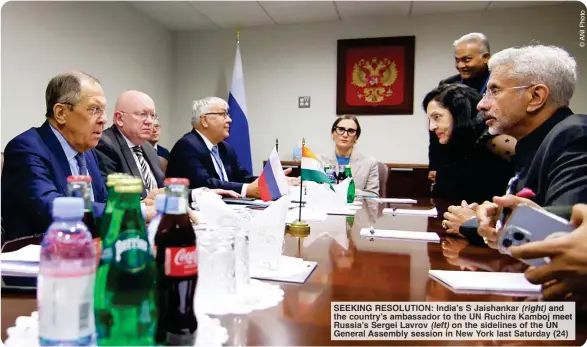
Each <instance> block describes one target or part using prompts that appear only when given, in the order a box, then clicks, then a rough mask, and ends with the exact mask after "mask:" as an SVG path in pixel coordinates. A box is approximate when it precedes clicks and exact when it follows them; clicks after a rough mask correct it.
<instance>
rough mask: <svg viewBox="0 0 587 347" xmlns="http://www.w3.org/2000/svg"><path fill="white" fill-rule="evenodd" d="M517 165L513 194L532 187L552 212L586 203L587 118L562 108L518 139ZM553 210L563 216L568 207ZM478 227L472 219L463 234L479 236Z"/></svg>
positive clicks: (461, 229)
mask: <svg viewBox="0 0 587 347" xmlns="http://www.w3.org/2000/svg"><path fill="white" fill-rule="evenodd" d="M515 162H516V165H517V172H518V177H519V179H518V180H517V181H516V182H514V183H513V187H512V191H511V193H512V194H517V193H518V192H520V191H521V190H522V189H523V188H528V189H530V190H532V191H533V192H534V194H536V196H535V197H533V198H532V199H531V200H532V201H534V202H535V203H537V204H538V205H540V206H549V209H551V210H553V208H555V209H556V207H557V206H566V207H567V208H568V206H572V205H575V204H578V203H586V202H587V115H583V114H573V111H571V110H570V109H569V108H567V107H563V108H560V109H559V110H557V111H556V113H555V114H554V115H553V116H552V117H550V118H549V119H548V120H547V121H546V122H544V123H542V125H540V126H539V127H538V128H536V129H535V130H534V131H533V132H532V133H530V134H528V135H527V136H526V137H524V138H522V139H520V140H518V142H517V144H516V156H515ZM553 211H554V212H556V213H558V214H559V215H562V212H564V208H562V209H561V208H558V209H556V210H553ZM558 211H562V212H560V213H559V212H558ZM567 212H568V211H567ZM477 227H478V224H477V220H476V219H471V220H469V221H467V223H465V224H463V225H462V226H461V228H460V231H461V233H462V234H463V235H464V234H465V233H467V234H469V235H473V236H475V233H474V232H472V231H471V230H474V231H475V232H476V230H477ZM468 238H469V237H468Z"/></svg>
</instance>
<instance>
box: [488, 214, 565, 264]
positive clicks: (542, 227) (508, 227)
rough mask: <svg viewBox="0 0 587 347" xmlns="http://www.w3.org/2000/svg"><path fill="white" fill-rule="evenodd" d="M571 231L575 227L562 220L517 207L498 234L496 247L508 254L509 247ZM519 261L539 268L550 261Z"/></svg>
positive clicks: (541, 259) (554, 216)
mask: <svg viewBox="0 0 587 347" xmlns="http://www.w3.org/2000/svg"><path fill="white" fill-rule="evenodd" d="M573 230H575V226H573V225H572V224H571V223H570V222H569V221H568V220H566V219H564V218H561V217H559V216H557V215H555V214H553V213H550V212H548V211H545V210H543V209H540V208H536V207H533V206H529V205H518V207H517V208H516V209H515V210H514V211H513V212H512V214H511V215H510V217H509V219H508V221H507V222H506V223H505V225H504V227H503V229H502V230H501V231H500V232H499V235H498V240H497V246H498V248H499V251H500V252H502V253H505V254H509V251H508V248H509V247H510V246H520V245H523V244H526V243H528V242H533V241H542V240H548V239H552V238H556V237H560V236H563V235H566V234H568V233H570V232H571V231H573ZM520 260H521V261H523V262H524V263H526V264H528V265H532V266H541V265H544V264H546V263H548V262H549V261H550V259H549V258H536V259H520Z"/></svg>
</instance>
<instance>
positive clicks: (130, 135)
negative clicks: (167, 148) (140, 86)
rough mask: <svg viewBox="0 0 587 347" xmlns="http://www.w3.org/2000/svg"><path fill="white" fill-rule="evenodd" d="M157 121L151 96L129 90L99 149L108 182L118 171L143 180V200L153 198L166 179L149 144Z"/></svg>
mask: <svg viewBox="0 0 587 347" xmlns="http://www.w3.org/2000/svg"><path fill="white" fill-rule="evenodd" d="M156 119H157V114H156V113H155V103H154V102H153V99H151V97H149V96H148V95H147V94H145V93H143V92H139V91H136V90H129V91H125V92H124V93H122V94H121V95H120V96H119V97H118V100H117V101H116V106H115V107H114V119H113V123H114V124H113V125H112V126H111V127H110V128H108V129H106V130H104V134H103V135H102V138H101V139H100V142H99V143H98V146H97V147H96V149H97V151H98V157H99V161H100V171H101V172H102V176H103V177H104V179H106V177H107V176H108V175H109V174H111V173H117V172H119V173H126V174H129V175H132V176H136V177H141V178H142V180H143V192H142V194H141V197H142V198H147V197H150V198H153V197H154V195H155V194H156V193H157V192H159V191H160V190H159V189H160V188H163V180H164V179H165V174H164V173H163V170H162V169H161V163H160V161H159V157H158V156H157V152H156V151H155V148H153V145H151V143H149V140H150V138H151V132H152V128H153V122H154V121H155V120H156Z"/></svg>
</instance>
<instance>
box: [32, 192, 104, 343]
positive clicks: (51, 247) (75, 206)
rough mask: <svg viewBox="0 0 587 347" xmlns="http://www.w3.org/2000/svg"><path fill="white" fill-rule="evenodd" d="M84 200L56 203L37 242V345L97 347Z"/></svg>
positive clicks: (92, 256)
mask: <svg viewBox="0 0 587 347" xmlns="http://www.w3.org/2000/svg"><path fill="white" fill-rule="evenodd" d="M83 216H84V200H83V199H82V198H74V197H59V198H56V199H55V200H54V202H53V223H52V224H51V225H50V226H49V228H48V229H47V231H46V232H45V235H44V236H43V241H42V242H41V257H40V262H39V276H38V282H37V304H38V311H39V344H40V345H41V346H91V345H95V343H96V337H95V331H96V327H95V323H94V282H95V278H96V250H95V248H94V243H93V240H92V235H91V233H90V232H89V231H88V228H87V226H86V225H85V224H84V223H83V222H82V218H83Z"/></svg>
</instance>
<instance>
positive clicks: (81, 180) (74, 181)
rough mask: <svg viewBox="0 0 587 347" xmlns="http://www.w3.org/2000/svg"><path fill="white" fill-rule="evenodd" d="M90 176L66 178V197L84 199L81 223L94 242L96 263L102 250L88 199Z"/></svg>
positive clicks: (90, 187)
mask: <svg viewBox="0 0 587 347" xmlns="http://www.w3.org/2000/svg"><path fill="white" fill-rule="evenodd" d="M91 184H92V177H91V176H82V175H79V176H69V177H67V195H68V196H71V197H74V198H82V199H84V218H83V222H84V224H85V225H86V226H87V227H88V230H89V231H90V234H92V239H93V241H94V249H95V250H96V262H97V261H98V260H99V259H100V253H101V250H102V247H101V244H100V229H98V224H97V223H96V218H95V217H94V210H93V208H92V199H91V198H90V190H91V189H92V186H91Z"/></svg>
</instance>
